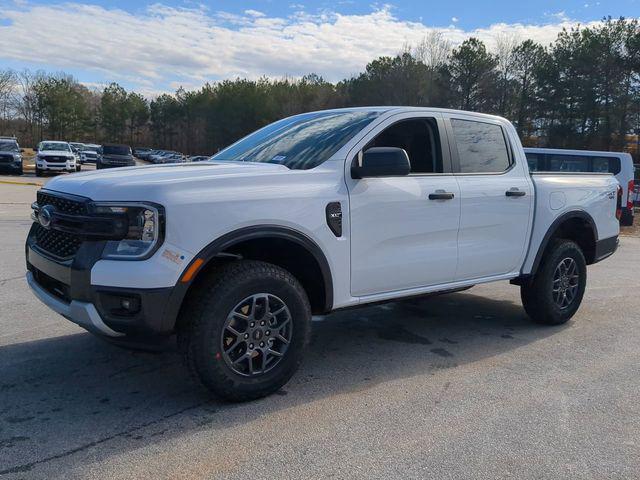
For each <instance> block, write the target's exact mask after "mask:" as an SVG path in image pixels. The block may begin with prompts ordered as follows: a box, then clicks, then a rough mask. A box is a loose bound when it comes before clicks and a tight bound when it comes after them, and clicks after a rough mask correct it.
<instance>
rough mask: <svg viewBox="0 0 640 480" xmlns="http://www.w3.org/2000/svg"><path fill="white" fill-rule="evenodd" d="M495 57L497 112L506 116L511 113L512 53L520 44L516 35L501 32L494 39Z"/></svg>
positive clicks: (513, 59)
mask: <svg viewBox="0 0 640 480" xmlns="http://www.w3.org/2000/svg"><path fill="white" fill-rule="evenodd" d="M495 42H496V43H495V55H496V58H497V60H498V65H497V67H496V68H497V70H498V75H499V80H498V81H499V88H500V92H499V96H498V111H499V113H500V114H501V115H504V116H507V115H509V114H510V113H511V110H510V105H509V99H510V98H511V95H510V93H511V92H510V89H511V80H512V79H513V75H514V69H515V55H514V52H515V50H516V48H517V47H518V45H519V44H520V39H519V37H518V35H516V34H514V33H507V32H501V33H499V34H498V35H496V37H495Z"/></svg>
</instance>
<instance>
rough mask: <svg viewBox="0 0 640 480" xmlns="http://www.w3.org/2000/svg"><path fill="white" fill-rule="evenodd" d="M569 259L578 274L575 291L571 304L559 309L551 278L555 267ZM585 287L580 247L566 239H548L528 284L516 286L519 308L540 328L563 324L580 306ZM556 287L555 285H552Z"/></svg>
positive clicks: (582, 255) (584, 272) (583, 264)
mask: <svg viewBox="0 0 640 480" xmlns="http://www.w3.org/2000/svg"><path fill="white" fill-rule="evenodd" d="M566 259H572V260H573V262H575V265H576V271H577V274H578V279H577V289H576V292H575V295H574V296H573V297H572V301H571V302H570V303H569V304H568V305H566V306H565V307H563V308H561V307H560V305H559V304H558V302H557V301H556V300H555V299H554V292H553V290H554V275H555V274H556V269H557V268H558V266H559V264H560V263H561V262H563V261H564V260H566ZM586 284H587V264H586V261H585V258H584V254H583V253H582V250H581V249H580V247H579V246H578V245H577V244H576V243H575V242H572V241H570V240H563V239H555V240H552V241H551V242H550V244H549V246H548V247H547V249H546V250H545V253H544V256H543V258H542V262H541V264H540V266H539V268H538V271H537V272H536V274H535V276H534V277H533V279H532V281H531V282H528V283H526V284H523V285H522V286H521V287H520V297H521V298H522V305H523V306H524V309H525V311H526V312H527V314H528V315H529V317H531V319H532V320H533V321H534V322H536V323H540V324H544V325H561V324H563V323H565V322H567V321H568V320H569V319H570V318H571V317H573V315H575V313H576V312H577V310H578V308H579V307H580V303H581V302H582V297H583V296H584V290H585V287H586ZM555 285H556V286H557V283H556V284H555Z"/></svg>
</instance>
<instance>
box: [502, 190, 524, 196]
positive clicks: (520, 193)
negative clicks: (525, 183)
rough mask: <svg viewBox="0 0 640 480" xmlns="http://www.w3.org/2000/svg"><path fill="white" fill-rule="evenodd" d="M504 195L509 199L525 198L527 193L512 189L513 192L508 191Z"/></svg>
mask: <svg viewBox="0 0 640 480" xmlns="http://www.w3.org/2000/svg"><path fill="white" fill-rule="evenodd" d="M504 194H505V195H506V196H507V197H524V196H525V195H526V194H527V192H523V191H521V190H518V189H517V188H512V189H511V190H507V191H506V192H504Z"/></svg>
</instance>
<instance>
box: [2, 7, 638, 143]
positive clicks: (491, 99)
mask: <svg viewBox="0 0 640 480" xmlns="http://www.w3.org/2000/svg"><path fill="white" fill-rule="evenodd" d="M366 105H412V106H431V107H445V108H456V109H463V110H472V111H480V112H486V113H495V114H498V115H501V116H504V117H506V118H508V119H510V120H511V121H512V122H513V123H514V125H515V126H516V128H517V130H518V133H519V134H520V136H521V138H522V140H523V143H525V144H526V145H536V146H550V147H556V148H581V149H593V150H623V149H633V148H634V147H636V148H637V145H635V142H636V141H637V140H633V139H634V137H633V134H634V133H635V134H637V133H639V132H640V27H639V25H638V22H637V21H636V20H627V19H623V18H620V19H611V18H607V19H604V20H603V21H602V22H600V23H598V24H597V25H594V26H587V27H575V28H572V29H568V30H567V29H565V30H563V31H562V32H560V33H559V34H558V36H557V38H556V40H555V41H554V42H553V43H552V44H550V45H540V44H538V43H536V42H534V41H532V40H523V41H520V40H518V39H517V38H515V37H513V36H509V35H503V36H500V37H498V38H497V39H496V42H495V45H494V46H493V48H491V49H489V48H488V47H487V45H485V44H484V43H483V42H482V41H480V40H478V39H477V38H470V39H468V40H466V41H464V42H463V43H462V44H460V45H458V46H457V47H455V48H454V47H453V46H452V45H451V43H450V42H449V41H448V40H447V39H446V36H445V35H444V34H443V33H441V32H436V31H434V32H432V33H430V34H429V35H427V36H426V37H425V38H424V39H423V40H422V41H421V42H419V43H418V44H417V45H407V46H405V47H404V48H403V50H402V51H401V52H400V53H398V54H397V55H396V56H394V57H380V58H377V59H375V60H373V61H371V62H370V63H369V64H368V65H367V66H366V68H365V70H364V71H363V72H361V73H360V74H357V75H354V76H352V77H350V78H347V79H344V80H342V81H339V82H337V83H331V82H327V81H325V80H324V79H323V78H322V77H321V76H319V75H316V74H310V75H307V76H305V77H302V78H300V79H291V78H282V79H269V78H261V79H258V80H248V79H240V78H238V79H235V80H224V81H221V82H216V83H207V84H205V85H204V86H202V87H201V88H200V89H197V90H185V89H183V88H180V89H178V90H177V91H176V92H175V93H174V94H162V95H159V96H157V97H155V98H153V99H151V100H149V99H147V98H145V97H144V96H143V95H141V94H139V93H136V92H128V91H126V90H125V89H124V88H123V87H121V86H120V85H118V84H117V83H112V84H110V85H108V86H106V87H105V88H103V89H101V90H99V89H90V88H88V87H86V86H84V85H82V84H80V83H79V82H77V81H76V80H75V79H74V78H73V77H71V76H70V75H67V74H64V73H55V74H48V73H45V72H30V71H22V72H14V71H11V70H4V71H0V135H7V134H16V135H18V137H19V139H20V140H21V143H22V144H24V145H33V144H35V143H37V142H38V141H39V140H41V139H43V138H47V139H65V140H70V141H86V142H98V143H100V142H123V143H129V144H131V145H134V146H154V147H156V148H165V149H173V150H179V151H182V152H185V153H190V154H209V153H213V152H215V151H217V150H219V149H220V148H223V147H224V146H226V145H228V144H230V143H232V142H233V141H235V140H237V139H238V138H240V137H242V136H243V135H246V134H247V133H249V132H251V131H253V130H255V129H257V128H259V127H261V126H263V125H265V124H267V123H270V122H272V121H274V120H277V119H279V118H282V117H285V116H288V115H292V114H296V113H301V112H305V111H311V110H319V109H325V108H338V107H349V106H366ZM635 153H636V155H637V151H635Z"/></svg>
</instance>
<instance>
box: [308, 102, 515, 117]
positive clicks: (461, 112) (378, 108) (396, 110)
mask: <svg viewBox="0 0 640 480" xmlns="http://www.w3.org/2000/svg"><path fill="white" fill-rule="evenodd" d="M349 111H353V112H362V111H364V112H380V113H391V112H394V113H403V112H434V113H448V114H457V115H470V116H474V117H480V118H491V119H494V120H495V119H501V120H505V121H508V120H506V119H505V118H504V117H500V116H498V115H491V114H488V113H480V112H470V111H467V110H456V109H452V108H436V107H406V106H399V105H398V106H393V105H392V106H385V105H380V106H370V107H347V108H332V109H328V110H316V111H315V112H305V113H318V112H349Z"/></svg>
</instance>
